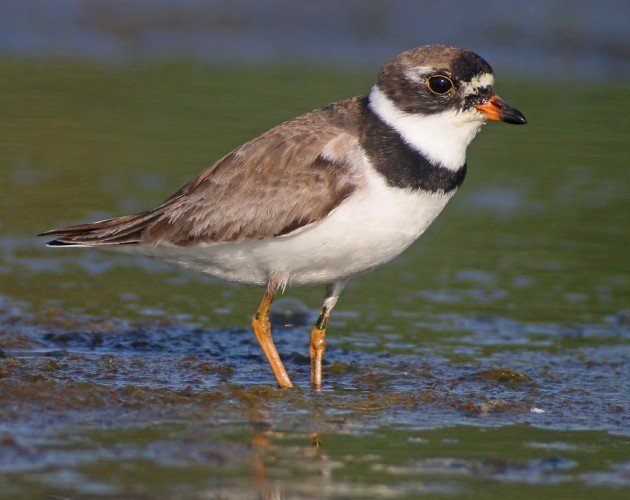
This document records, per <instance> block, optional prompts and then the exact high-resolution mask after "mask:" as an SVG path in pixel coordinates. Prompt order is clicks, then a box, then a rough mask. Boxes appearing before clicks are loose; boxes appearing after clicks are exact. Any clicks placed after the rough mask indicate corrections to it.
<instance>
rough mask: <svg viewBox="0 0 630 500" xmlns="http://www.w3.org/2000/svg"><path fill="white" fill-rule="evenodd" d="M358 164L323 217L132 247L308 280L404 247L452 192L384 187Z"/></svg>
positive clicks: (368, 264) (228, 270) (212, 266)
mask: <svg viewBox="0 0 630 500" xmlns="http://www.w3.org/2000/svg"><path fill="white" fill-rule="evenodd" d="M364 161H367V160H365V159H364ZM366 170H367V172H366V175H365V180H366V184H365V186H364V187H362V188H361V189H360V190H357V191H355V192H354V193H353V194H352V196H351V197H350V198H349V199H348V200H346V201H345V202H344V203H342V204H341V205H340V206H339V207H337V208H336V209H335V210H334V211H333V212H331V213H330V214H329V216H328V217H326V218H325V219H324V220H322V221H320V222H318V223H314V224H311V225H309V226H307V227H305V228H303V229H301V230H298V231H296V232H294V233H292V234H289V235H285V236H281V237H276V238H273V239H269V240H258V241H249V242H240V243H211V244H203V245H198V246H194V247H178V246H174V245H160V246H155V247H148V248H147V247H144V246H143V247H142V248H138V249H137V250H139V251H141V252H142V253H143V254H145V255H150V256H153V257H157V258H161V259H164V260H167V261H170V262H173V263H176V264H180V265H183V266H185V267H190V268H194V269H196V270H198V271H202V272H205V273H209V274H211V275H214V276H218V277H220V278H223V279H227V280H229V281H234V282H238V283H245V284H252V285H266V283H267V282H268V280H269V278H270V277H271V276H274V277H275V278H279V279H280V280H281V281H282V282H283V284H286V285H311V284H324V283H331V282H334V281H337V280H340V279H343V278H347V277H350V276H353V275H356V274H359V273H362V272H364V271H367V270H370V269H372V268H374V267H376V266H378V265H380V264H383V263H385V262H387V261H389V260H391V259H392V258H394V257H396V256H397V255H398V254H400V253H401V252H402V251H403V250H405V249H406V248H407V247H408V246H409V245H410V244H411V243H413V242H414V241H415V240H416V239H417V238H418V237H419V236H420V235H421V234H422V233H423V232H424V231H425V230H426V228H427V227H428V226H429V225H430V224H431V222H433V220H434V219H435V218H436V217H437V216H438V214H439V213H440V212H441V211H442V209H443V208H444V206H445V205H446V203H447V202H448V200H449V199H450V198H451V197H452V195H453V194H454V191H452V192H450V193H448V194H432V193H428V192H423V191H411V190H401V189H398V188H392V187H389V186H387V185H386V183H385V181H384V179H383V177H382V176H380V175H379V174H377V173H376V172H374V171H373V170H372V169H371V168H369V167H368V168H367V169H366ZM136 248H137V247H136Z"/></svg>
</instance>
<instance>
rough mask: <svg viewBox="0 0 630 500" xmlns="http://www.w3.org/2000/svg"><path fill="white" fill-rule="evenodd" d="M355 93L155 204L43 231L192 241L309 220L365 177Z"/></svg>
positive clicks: (65, 238)
mask: <svg viewBox="0 0 630 500" xmlns="http://www.w3.org/2000/svg"><path fill="white" fill-rule="evenodd" d="M358 100H359V98H354V99H349V100H347V101H341V102H338V103H335V104H332V105H330V106H327V107H325V108H321V109H318V110H315V111H313V112H311V113H308V114H306V115H302V116H300V117H298V118H295V119H294V120H291V121H289V122H285V123H283V124H281V125H278V126H277V127H275V128H273V129H271V130H269V131H268V132H266V133H264V134H262V135H261V136H259V137H257V138H256V139H254V140H252V141H250V142H248V143H246V144H244V145H242V146H241V147H239V148H237V149H235V150H234V151H232V152H231V153H229V154H227V155H226V156H224V157H223V158H221V159H220V160H219V161H218V162H216V163H215V164H214V165H212V166H211V167H209V168H208V169H206V170H205V171H203V172H201V173H200V174H199V175H197V176H196V177H195V178H193V179H192V180H191V181H190V182H188V183H187V184H186V185H185V186H183V187H182V188H181V189H180V190H179V191H177V192H176V193H175V194H173V196H171V197H170V198H169V199H168V200H166V201H165V202H164V203H163V204H161V205H160V206H158V207H156V208H154V209H152V210H148V211H145V212H142V213H139V214H135V215H127V216H123V217H118V218H115V219H108V220H105V221H99V222H95V223H92V224H81V225H77V226H70V227H65V228H60V229H55V230H52V231H48V232H46V233H43V234H44V235H62V236H61V237H60V238H58V239H57V240H55V241H54V242H51V243H52V244H55V245H113V244H134V243H141V244H160V243H170V244H175V245H194V244H198V243H212V242H227V241H244V240H252V239H266V238H271V237H274V236H279V235H284V234H288V233H290V232H292V231H295V230H297V229H299V228H301V227H303V226H306V225H308V224H312V223H314V222H316V221H318V220H321V219H322V218H323V217H325V216H326V215H328V213H330V212H331V211H332V210H334V208H335V207H337V206H338V205H339V204H340V203H342V202H343V201H344V200H345V199H346V198H347V197H348V196H350V194H351V193H352V192H353V191H354V190H355V189H356V188H357V187H359V185H360V184H361V176H360V175H359V173H358V172H357V169H356V168H355V166H356V159H357V158H358V155H359V148H360V147H359V142H358V134H359V132H358V123H357V116H358V112H357V106H358ZM353 160H355V161H353Z"/></svg>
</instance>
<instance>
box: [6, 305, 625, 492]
mask: <svg viewBox="0 0 630 500" xmlns="http://www.w3.org/2000/svg"><path fill="white" fill-rule="evenodd" d="M276 319H277V320H278V321H281V320H282V318H278V317H276ZM475 321H476V322H477V324H475V325H469V328H470V329H471V332H472V331H479V329H480V328H483V327H485V328H487V327H488V324H489V323H491V324H492V327H493V328H494V329H495V330H496V331H500V332H501V336H502V338H503V339H504V340H506V336H509V335H510V331H513V335H522V332H520V331H517V329H515V328H514V325H511V328H509V327H508V328H506V327H502V326H501V322H500V321H499V320H498V319H496V318H494V319H493V318H488V317H485V318H477V319H475ZM619 321H625V320H624V319H623V318H620V320H619ZM0 325H2V326H1V329H2V331H1V334H0V340H1V344H0V345H1V346H2V351H1V352H0V356H1V358H0V446H1V449H2V453H1V454H0V486H1V487H2V488H1V490H0V491H2V492H4V493H0V496H2V495H9V496H11V495H14V494H18V493H19V494H24V493H25V492H26V493H29V494H32V495H39V494H42V495H44V494H53V495H55V494H58V495H70V496H72V495H94V496H104V497H112V496H113V497H126V496H134V497H143V496H144V497H147V498H148V497H151V498H155V497H158V498H160V497H164V498H166V497H168V498H173V497H175V498H177V497H181V498H186V497H191V496H192V497H198V498H202V497H203V498H206V497H210V498H221V497H233V496H235V497H237V496H242V497H256V496H257V495H263V496H270V497H273V496H277V495H278V494H281V495H285V496H288V497H292V496H296V497H313V498H315V497H319V496H322V495H323V496H327V497H346V496H350V497H353V496H355V497H363V496H366V495H367V496H372V495H374V494H376V493H378V494H379V495H387V496H407V495H418V494H444V495H460V494H463V493H466V494H470V493H471V492H475V491H477V492H479V493H481V492H486V493H488V492H494V494H498V493H501V492H504V493H508V492H510V493H519V492H520V493H523V494H529V493H545V492H547V493H551V492H565V493H570V494H572V495H573V494H577V495H578V496H579V495H582V494H585V495H586V494H589V493H588V492H589V491H590V493H593V492H595V491H596V492H598V493H602V492H608V493H607V494H611V495H619V496H620V497H621V496H622V494H623V492H624V491H626V492H627V488H628V487H629V486H630V461H629V460H628V458H629V457H630V438H629V437H628V434H629V430H630V429H629V424H628V408H627V406H626V405H627V403H628V401H629V394H628V392H629V389H628V387H627V384H624V377H625V376H626V374H627V369H628V358H627V354H628V352H627V348H622V346H621V345H620V344H619V342H618V341H617V340H618V337H617V336H615V335H612V334H613V333H614V332H615V331H617V332H618V331H619V329H620V328H622V329H623V328H625V329H627V325H625V326H624V325H620V324H615V325H611V326H610V329H611V332H609V334H610V335H608V338H609V339H610V338H613V339H615V340H613V341H610V340H608V341H605V340H604V341H601V342H599V345H597V346H593V345H592V343H588V344H587V345H588V346H580V342H579V341H578V342H574V347H573V348H570V349H566V348H565V349H555V348H548V347H546V348H538V349H536V348H534V349H532V347H531V345H528V346H526V347H524V346H521V347H518V348H516V349H515V348H513V347H510V348H505V349H501V348H499V349H497V348H496V346H495V347H494V348H493V349H491V350H488V349H486V350H485V351H486V352H485V353H484V352H483V351H484V349H481V350H479V351H478V352H477V353H476V355H475V356H473V357H469V356H462V355H461V354H460V356H459V360H458V359H457V358H458V356H454V355H453V354H454V353H456V352H457V351H460V353H461V352H463V351H466V350H470V347H467V345H466V344H468V343H469V342H468V341H470V339H466V337H462V339H461V342H460V344H459V345H452V346H450V354H449V353H448V352H446V351H445V350H444V349H439V348H436V347H435V346H430V347H426V348H422V349H419V348H413V347H410V346H406V348H405V345H402V344H401V345H397V342H396V339H395V338H393V337H392V336H391V335H390V336H389V338H387V339H386V340H387V346H385V347H384V348H383V346H378V345H370V344H369V342H368V341H367V337H366V336H365V335H359V334H357V335H356V336H354V337H353V334H352V333H351V332H350V333H349V334H348V335H344V337H343V342H341V341H340V339H335V338H334V337H332V338H331V340H330V346H329V349H328V351H327V353H326V354H327V355H326V358H327V359H326V363H325V369H324V375H325V388H324V391H323V392H321V393H314V392H312V391H311V390H310V389H309V388H308V358H307V357H306V352H305V351H306V348H307V343H306V342H305V340H306V338H307V335H308V327H307V326H306V325H304V326H301V325H296V326H292V327H290V328H281V327H280V325H277V327H278V328H277V332H278V333H277V337H278V348H279V350H280V351H281V352H283V355H284V359H285V363H286V365H287V369H288V370H289V372H290V373H292V374H294V382H295V383H296V384H297V385H298V387H296V388H295V389H292V390H281V389H278V388H276V386H275V384H274V383H273V379H272V375H271V373H270V370H269V369H268V366H267V364H266V362H265V361H264V359H263V357H262V354H261V353H260V352H259V347H258V346H257V344H256V342H255V339H254V337H253V335H252V334H251V332H250V331H249V330H248V329H247V328H235V329H231V330H228V329H205V328H200V327H194V326H188V325H185V324H177V323H171V322H168V321H163V320H161V321H143V322H131V321H127V320H117V319H104V318H94V317H87V316H77V315H72V314H69V313H66V312H63V311H60V310H47V311H43V312H40V313H35V314H26V313H24V312H22V311H19V310H18V309H16V308H11V307H8V306H6V304H5V305H4V310H3V311H2V313H1V314H0ZM599 333H600V334H601V331H600V332H599ZM611 335H612V337H611ZM376 337H378V336H376ZM537 338H538V340H539V341H540V333H538V334H537ZM600 338H604V337H600ZM507 340H509V339H507ZM512 340H513V339H512ZM507 344H509V342H506V345H507ZM419 345H420V344H419ZM420 350H421V351H422V352H420Z"/></svg>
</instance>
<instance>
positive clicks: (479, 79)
mask: <svg viewBox="0 0 630 500" xmlns="http://www.w3.org/2000/svg"><path fill="white" fill-rule="evenodd" d="M470 85H472V86H473V87H474V88H477V89H478V88H480V87H492V86H493V85H494V75H493V74H492V73H482V74H481V75H478V76H474V77H473V79H472V80H470Z"/></svg>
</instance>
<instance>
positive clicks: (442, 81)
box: [427, 75, 455, 94]
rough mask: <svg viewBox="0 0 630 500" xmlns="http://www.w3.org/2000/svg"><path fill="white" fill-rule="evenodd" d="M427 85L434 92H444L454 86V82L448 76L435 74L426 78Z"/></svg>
mask: <svg viewBox="0 0 630 500" xmlns="http://www.w3.org/2000/svg"><path fill="white" fill-rule="evenodd" d="M427 87H428V88H429V90H430V91H431V92H433V93H434V94H446V93H447V92H448V91H450V90H452V89H453V88H455V84H454V83H453V80H451V79H450V78H449V77H448V76H444V75H435V76H431V77H429V78H428V79H427Z"/></svg>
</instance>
